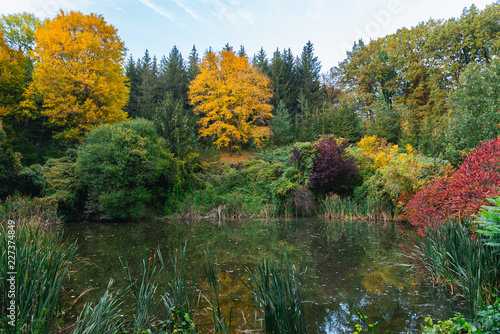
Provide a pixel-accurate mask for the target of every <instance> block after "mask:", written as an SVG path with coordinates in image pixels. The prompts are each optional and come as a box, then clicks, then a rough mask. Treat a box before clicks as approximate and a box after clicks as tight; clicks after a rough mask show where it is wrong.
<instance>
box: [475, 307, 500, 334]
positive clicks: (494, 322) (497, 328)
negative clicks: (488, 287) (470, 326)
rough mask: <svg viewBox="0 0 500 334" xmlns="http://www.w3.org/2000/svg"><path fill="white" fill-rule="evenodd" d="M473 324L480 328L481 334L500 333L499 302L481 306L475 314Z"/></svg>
mask: <svg viewBox="0 0 500 334" xmlns="http://www.w3.org/2000/svg"><path fill="white" fill-rule="evenodd" d="M474 324H475V325H476V326H478V327H479V328H481V332H482V334H494V333H499V332H500V302H499V301H498V299H497V300H496V301H495V303H493V304H491V305H488V306H483V307H481V309H480V310H479V311H477V313H476V318H475V319H474Z"/></svg>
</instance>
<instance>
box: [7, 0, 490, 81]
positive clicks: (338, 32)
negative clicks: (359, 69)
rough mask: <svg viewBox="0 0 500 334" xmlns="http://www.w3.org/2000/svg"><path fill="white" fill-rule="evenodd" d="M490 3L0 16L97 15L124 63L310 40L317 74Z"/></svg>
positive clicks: (332, 3)
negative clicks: (111, 31) (112, 32)
mask: <svg viewBox="0 0 500 334" xmlns="http://www.w3.org/2000/svg"><path fill="white" fill-rule="evenodd" d="M491 3H492V0H489V1H484V0H476V1H467V0H343V1H340V0H310V1H304V0H302V1H300V0H0V14H14V13H20V12H29V13H34V14H35V15H36V16H38V17H39V18H41V19H45V18H53V17H55V16H56V15H57V13H58V12H59V10H60V9H63V10H65V11H68V10H78V11H81V12H83V13H91V12H93V13H97V14H100V15H102V16H103V17H104V19H105V20H106V22H107V23H108V24H111V25H113V26H114V27H115V28H116V29H118V34H119V35H120V38H121V39H122V41H123V42H124V43H125V46H126V47H127V50H128V51H127V56H130V55H132V56H133V57H134V58H141V57H142V56H143V55H144V52H145V50H146V49H148V50H149V53H150V54H151V55H156V57H157V58H158V59H161V58H162V57H163V56H164V55H165V56H168V54H169V52H170V51H171V49H172V47H173V46H174V45H175V46H177V48H178V49H179V51H180V52H181V53H182V55H183V57H184V59H187V57H188V55H189V53H190V52H191V50H192V48H193V45H195V46H196V49H197V50H198V53H199V55H200V57H201V56H203V53H204V52H205V51H206V50H207V49H208V48H209V47H212V49H213V50H221V49H222V48H223V47H224V45H226V43H229V45H231V46H233V47H234V49H235V50H239V48H240V45H243V46H244V47H245V50H246V52H247V54H248V55H249V56H250V57H252V56H253V55H254V54H255V53H257V52H258V51H259V50H260V48H261V47H262V48H264V51H265V52H266V54H267V56H268V58H271V57H272V54H273V53H274V51H276V49H277V48H278V49H280V50H283V49H285V48H286V49H288V48H290V49H291V50H292V53H293V54H294V55H295V56H299V55H300V54H301V52H302V49H303V47H304V45H305V44H306V43H307V42H308V41H309V40H310V41H311V42H312V43H313V46H314V54H315V55H316V56H317V57H318V60H319V61H320V62H321V65H322V72H327V71H328V70H329V69H330V68H331V67H333V66H337V64H338V63H339V62H340V61H342V60H343V59H344V58H345V54H346V51H348V50H350V49H351V48H352V45H353V43H354V41H355V40H358V39H360V38H362V39H363V40H364V41H368V40H370V39H377V38H378V37H382V36H385V35H387V34H391V33H394V32H396V31H397V30H398V29H399V28H403V27H407V28H410V27H412V26H415V25H417V24H418V23H420V22H425V21H428V20H429V19H430V18H433V19H449V18H451V17H459V16H460V15H461V13H462V11H463V9H464V8H466V7H467V8H468V7H470V6H471V5H472V4H475V5H476V6H477V7H478V8H479V9H484V7H485V6H486V5H488V4H491Z"/></svg>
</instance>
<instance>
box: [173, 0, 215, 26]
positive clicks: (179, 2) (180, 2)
mask: <svg viewBox="0 0 500 334" xmlns="http://www.w3.org/2000/svg"><path fill="white" fill-rule="evenodd" d="M172 1H173V2H174V3H175V4H176V5H177V6H179V7H180V8H182V9H183V10H184V11H185V12H186V13H188V14H189V15H191V17H192V18H194V19H195V20H196V21H198V22H200V23H202V24H205V25H208V21H206V20H205V19H204V18H202V17H201V16H200V15H198V14H197V13H195V12H194V11H193V10H192V9H191V8H189V7H187V6H186V5H185V4H184V1H183V0H172Z"/></svg>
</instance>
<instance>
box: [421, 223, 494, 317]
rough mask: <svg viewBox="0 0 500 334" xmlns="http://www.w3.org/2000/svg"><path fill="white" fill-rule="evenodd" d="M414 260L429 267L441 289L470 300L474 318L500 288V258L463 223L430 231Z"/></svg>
mask: <svg viewBox="0 0 500 334" xmlns="http://www.w3.org/2000/svg"><path fill="white" fill-rule="evenodd" d="M412 256H413V257H414V258H415V259H416V260H418V261H420V262H421V263H422V264H423V265H424V266H425V268H426V269H427V270H428V271H429V273H430V275H431V276H432V278H433V279H434V281H435V283H436V284H437V285H438V286H440V287H446V288H449V289H451V292H453V293H456V294H458V295H459V296H462V297H463V298H464V299H465V300H466V302H467V307H468V311H469V316H470V317H473V316H474V314H475V310H476V305H477V304H482V303H483V302H487V301H491V300H492V299H493V294H494V293H495V291H496V290H497V289H498V288H500V256H499V254H494V252H493V250H492V249H491V248H490V247H488V246H487V245H486V244H485V242H484V241H483V240H482V239H477V238H476V237H475V236H474V235H473V234H472V232H471V229H470V227H469V226H466V224H463V223H461V222H447V223H445V224H444V225H442V226H440V227H438V228H435V227H428V228H427V229H426V230H425V236H420V237H417V240H416V242H415V246H414V250H413V254H412ZM497 291H498V290H497Z"/></svg>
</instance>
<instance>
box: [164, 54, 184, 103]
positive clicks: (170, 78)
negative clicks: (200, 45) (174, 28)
mask: <svg viewBox="0 0 500 334" xmlns="http://www.w3.org/2000/svg"><path fill="white" fill-rule="evenodd" d="M160 86H161V98H162V99H163V97H164V96H165V94H166V93H167V92H170V93H172V96H173V98H174V99H175V100H179V101H182V103H184V104H185V105H187V90H188V72H187V70H186V66H185V65H184V60H183V59H182V54H181V53H180V52H179V50H178V49H177V47H176V46H175V45H174V47H173V48H172V51H170V53H169V55H168V58H166V59H165V58H164V60H163V61H162V69H161V73H160Z"/></svg>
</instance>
